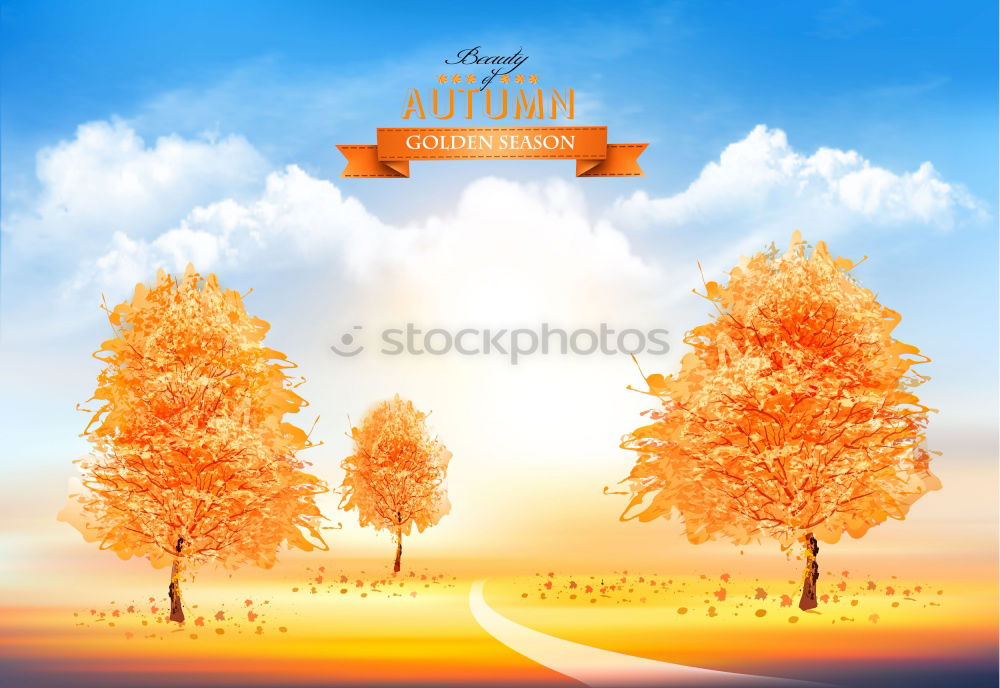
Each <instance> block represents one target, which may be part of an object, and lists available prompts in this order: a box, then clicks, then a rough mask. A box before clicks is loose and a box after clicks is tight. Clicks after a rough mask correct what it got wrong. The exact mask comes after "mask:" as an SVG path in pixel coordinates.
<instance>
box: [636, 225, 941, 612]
mask: <svg viewBox="0 0 1000 688" xmlns="http://www.w3.org/2000/svg"><path fill="white" fill-rule="evenodd" d="M853 267H854V263H852V262H851V261H849V260H846V259H844V258H837V259H833V258H832V257H831V256H830V254H829V253H828V252H827V248H826V245H825V244H823V243H822V242H820V243H819V244H817V245H816V247H815V249H814V250H813V251H812V252H811V255H808V256H807V251H806V248H805V245H804V244H803V242H802V240H801V237H800V236H799V234H798V232H796V233H795V235H793V237H792V243H791V247H790V248H789V250H788V252H787V253H785V254H784V255H780V256H779V255H778V254H777V251H774V250H772V251H771V252H768V253H759V254H757V255H755V256H753V257H751V258H749V259H744V260H743V261H742V262H741V263H740V265H739V266H738V267H736V268H735V269H733V270H732V272H731V273H730V277H729V282H728V284H726V285H725V286H722V285H719V284H716V283H714V282H709V283H707V284H706V285H705V286H706V297H707V298H708V299H709V300H710V301H711V302H713V303H714V304H715V307H716V311H717V313H716V315H715V317H714V319H713V320H712V321H711V322H709V323H707V324H705V325H701V326H699V327H696V328H695V329H693V330H692V331H691V332H690V333H688V335H687V337H686V338H685V343H687V344H688V345H690V347H691V350H690V352H689V353H687V354H686V355H685V356H684V357H683V359H682V361H681V367H680V370H679V371H678V372H677V373H676V374H674V375H669V376H666V377H664V376H660V375H651V376H650V377H649V378H647V384H648V385H649V393H650V394H652V395H654V396H656V397H658V399H659V401H660V407H659V408H657V409H655V410H652V411H649V412H647V413H648V414H649V417H650V420H651V423H650V424H648V425H645V426H644V427H641V428H639V429H637V430H635V431H633V432H631V433H630V434H628V435H626V436H625V437H624V439H623V443H622V446H623V447H624V448H626V449H631V450H634V451H635V452H636V454H637V458H636V462H635V465H634V467H633V468H632V471H631V474H630V475H629V477H628V478H627V479H626V482H627V483H628V484H629V486H630V494H631V497H632V498H631V500H630V502H629V504H628V506H627V507H626V510H625V512H624V513H623V514H622V518H623V519H629V518H638V519H639V520H641V521H649V520H652V519H654V518H657V517H669V516H670V515H671V513H672V512H673V511H674V510H676V511H677V512H679V513H680V514H681V515H682V516H683V519H684V526H685V530H686V534H687V537H688V540H689V541H690V542H692V543H695V544H698V543H702V542H705V541H707V540H711V539H719V538H724V539H728V540H730V541H732V542H733V543H736V544H742V543H747V542H751V541H758V540H760V539H761V538H772V539H774V540H776V541H777V542H778V543H780V545H781V546H782V548H783V549H787V548H788V547H791V546H792V545H794V544H796V543H798V545H799V546H800V547H802V551H803V554H804V555H805V559H806V568H805V573H804V582H803V587H802V598H801V601H800V603H799V606H800V607H801V608H802V609H811V608H813V607H815V606H816V604H817V603H816V582H817V579H818V577H819V566H818V563H817V561H816V556H817V554H818V552H819V545H818V542H817V540H822V541H824V542H828V543H834V542H836V541H837V540H838V539H839V538H840V536H841V534H842V533H844V532H845V531H846V532H847V533H848V534H850V535H851V536H852V537H861V536H862V535H864V534H865V533H866V532H867V531H868V529H869V528H871V527H872V526H874V525H877V524H879V523H882V522H883V521H885V520H886V519H887V518H895V519H900V520H901V519H903V518H904V517H905V516H906V513H907V511H908V510H909V508H910V506H911V505H912V504H913V502H914V501H916V500H917V499H918V498H920V497H921V496H922V495H924V494H925V493H926V492H928V491H929V490H934V489H938V488H939V487H940V483H939V482H938V480H937V478H936V477H935V476H934V475H933V474H931V472H930V470H929V463H930V456H929V453H928V452H927V451H926V450H925V449H924V447H923V445H924V432H925V427H926V424H927V415H928V412H929V411H931V409H928V408H927V407H926V406H924V405H922V404H921V403H920V401H919V400H918V398H917V397H916V396H915V395H914V393H913V392H912V391H911V390H912V388H913V387H915V386H917V385H919V384H921V383H922V382H923V381H924V380H926V378H925V377H923V376H921V375H919V374H918V373H916V372H915V371H914V370H913V366H914V365H916V364H919V363H925V362H926V361H927V360H928V359H927V358H926V357H923V356H921V355H920V353H919V351H918V350H917V348H916V347H914V346H911V345H908V344H903V343H902V342H899V341H897V340H896V339H894V338H893V336H892V332H893V329H894V328H895V327H896V325H897V324H898V323H899V321H900V316H899V314H897V313H895V312H893V311H891V310H889V309H888V308H885V307H883V306H882V305H880V304H879V303H878V301H877V300H876V298H875V295H874V294H872V292H870V291H869V290H867V289H865V288H863V287H861V286H860V285H859V284H858V283H857V282H856V281H855V280H854V279H853V278H852V277H851V276H850V275H849V271H850V270H851V269H853Z"/></svg>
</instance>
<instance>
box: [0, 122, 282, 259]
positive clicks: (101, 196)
mask: <svg viewBox="0 0 1000 688" xmlns="http://www.w3.org/2000/svg"><path fill="white" fill-rule="evenodd" d="M267 167H268V166H267V163H266V161H265V160H264V158H263V156H261V155H260V153H258V152H257V150H256V149H255V148H254V147H253V146H252V145H250V143H248V142H247V141H246V139H244V138H242V137H239V136H229V137H226V138H222V139H214V138H211V137H206V138H203V139H198V140H192V139H184V138H181V137H178V136H163V137H160V138H158V139H157V140H156V141H155V142H154V143H153V144H152V145H150V146H147V145H146V143H145V142H144V141H143V139H142V138H141V137H139V136H138V134H136V132H135V131H134V130H133V129H131V128H130V127H129V126H128V125H127V124H125V123H124V122H122V121H120V120H114V121H111V122H91V123H88V124H83V125H81V126H80V127H78V128H77V131H76V136H75V138H73V139H72V140H70V141H63V142H60V143H59V144H57V145H55V146H52V147H49V148H43V149H42V150H40V151H39V153H38V156H37V163H36V173H37V176H38V180H39V182H40V184H41V191H40V194H39V195H38V197H37V199H35V201H34V203H33V204H32V206H31V207H30V208H27V209H23V210H21V211H20V212H16V211H15V212H13V213H12V214H11V215H9V216H8V217H6V218H5V221H4V232H5V233H6V234H8V235H10V236H11V237H12V238H13V239H14V240H15V241H17V243H18V245H19V246H22V247H26V248H28V249H30V248H43V249H44V250H46V251H51V250H52V249H53V248H56V247H58V246H73V247H79V246H80V245H88V244H90V243H91V242H90V239H91V238H92V239H93V240H94V241H96V242H100V243H104V242H107V241H108V239H109V237H111V236H112V235H114V233H118V232H120V233H124V234H127V235H128V236H129V237H145V236H150V235H155V234H156V233H159V232H161V231H163V228H164V227H165V226H169V224H170V223H173V222H176V221H177V220H178V219H180V218H181V217H184V215H186V214H187V213H188V212H189V211H190V210H191V208H192V207H194V206H196V205H199V204H203V203H208V202H211V201H215V200H217V199H219V198H220V197H227V196H242V195H245V194H248V193H252V192H254V191H256V190H257V189H259V186H260V183H261V179H262V178H263V176H264V174H265V172H266V170H267ZM115 241H116V242H118V243H120V240H119V239H116V240H115ZM116 248H120V246H119V247H116Z"/></svg>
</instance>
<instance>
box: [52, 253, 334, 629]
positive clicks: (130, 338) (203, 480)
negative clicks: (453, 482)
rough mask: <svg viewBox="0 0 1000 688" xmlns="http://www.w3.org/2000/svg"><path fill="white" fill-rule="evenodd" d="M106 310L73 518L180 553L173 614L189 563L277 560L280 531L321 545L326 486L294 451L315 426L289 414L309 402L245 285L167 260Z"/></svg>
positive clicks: (137, 547)
mask: <svg viewBox="0 0 1000 688" xmlns="http://www.w3.org/2000/svg"><path fill="white" fill-rule="evenodd" d="M108 319H109V320H110V323H111V328H112V330H113V332H114V337H113V338H112V339H110V340H108V341H106V342H104V344H103V345H102V346H101V349H100V351H98V352H97V353H96V354H95V357H96V358H98V359H99V360H101V361H102V362H104V363H105V365H106V367H105V368H104V370H103V371H102V372H101V373H100V375H99V377H98V385H97V390H96V392H95V393H94V396H93V399H92V401H95V402H97V403H98V404H99V405H100V406H99V408H97V409H96V411H94V412H93V417H92V420H91V422H90V424H89V425H88V426H87V428H86V430H85V432H84V436H85V437H86V438H87V439H88V440H89V441H90V443H91V444H92V446H93V452H92V454H91V456H90V457H88V458H86V459H83V460H81V461H79V462H78V463H79V464H80V466H81V469H82V471H83V485H84V487H85V489H84V490H83V491H82V492H81V493H79V494H76V495H73V496H72V501H73V502H75V506H76V516H75V517H72V518H69V519H68V520H70V522H71V523H73V525H75V526H76V527H77V528H78V529H80V530H81V531H82V532H83V534H84V536H85V538H87V539H88V540H91V541H94V540H96V541H99V542H100V544H101V547H102V548H103V549H110V550H112V551H114V552H115V553H117V554H118V556H119V557H121V558H123V559H127V558H129V557H133V556H138V557H147V558H148V559H149V560H150V562H152V564H153V565H154V566H157V567H159V566H165V565H167V564H170V565H171V574H170V585H169V588H168V592H169V596H170V602H171V612H170V619H171V620H173V621H183V620H184V611H183V607H182V604H181V579H182V576H184V575H186V574H185V571H186V570H190V567H193V566H196V565H199V564H204V563H206V562H218V563H220V564H222V565H223V566H225V567H229V568H235V567H237V566H240V565H242V564H256V565H258V566H262V567H270V566H272V565H273V564H274V562H275V556H276V553H277V550H278V548H279V546H280V545H281V544H282V543H288V544H289V545H292V546H295V547H298V548H301V549H305V550H310V549H313V548H316V547H320V548H325V547H326V545H325V543H324V542H323V538H322V536H321V534H320V532H319V528H320V525H319V524H320V521H321V519H322V515H321V514H320V511H319V509H318V508H317V506H316V503H315V497H316V495H317V494H319V493H322V492H325V491H326V485H325V484H324V483H323V481H321V480H319V479H318V478H316V477H315V476H313V475H310V474H309V473H306V472H304V470H303V469H304V468H305V467H306V466H307V464H306V463H305V462H303V461H302V460H300V459H299V458H298V456H297V452H298V451H299V450H301V449H305V448H307V447H309V446H312V445H311V443H310V441H309V438H308V436H307V434H306V433H305V432H303V431H302V430H301V429H300V428H298V427H296V426H294V425H292V424H291V423H288V422H285V421H284V420H283V417H284V415H285V414H286V413H295V412H296V411H298V410H299V409H300V408H301V407H302V406H304V405H305V401H304V400H303V399H302V398H301V397H299V396H298V395H297V394H296V393H295V392H294V391H292V386H293V380H292V379H291V378H289V377H288V376H287V375H286V372H285V371H286V369H288V368H290V367H293V365H292V364H290V363H288V362H287V361H286V359H285V356H284V355H283V354H281V353H279V352H277V351H273V350H271V349H268V348H266V347H264V346H263V344H262V340H263V339H264V335H265V333H266V332H267V330H268V325H267V323H265V322H264V321H263V320H260V319H258V318H253V317H250V316H249V315H247V313H246V311H245V310H244V306H243V300H242V298H241V297H240V294H238V293H237V292H235V291H232V290H224V289H222V288H221V287H220V286H219V284H218V282H217V280H216V278H215V276H214V275H209V276H208V277H205V278H202V277H201V276H200V275H198V274H197V273H195V272H194V270H193V268H191V267H190V266H189V267H188V269H187V271H186V272H185V273H184V275H183V276H182V277H180V278H177V279H175V278H174V277H172V276H170V275H167V274H165V273H164V272H163V271H160V272H159V274H158V275H157V279H156V284H155V285H154V286H153V287H151V288H149V287H146V286H145V285H142V284H139V285H137V286H136V288H135V293H134V296H133V297H132V299H131V300H129V301H125V302H124V303H121V304H119V305H118V306H116V307H115V308H114V309H113V310H109V313H108ZM307 535H308V536H309V537H307ZM310 538H311V539H310Z"/></svg>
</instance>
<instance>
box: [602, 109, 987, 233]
mask: <svg viewBox="0 0 1000 688" xmlns="http://www.w3.org/2000/svg"><path fill="white" fill-rule="evenodd" d="M982 212H983V211H982V209H981V208H980V206H979V204H978V203H977V202H976V201H975V199H973V198H972V197H971V196H970V195H969V194H968V193H967V192H966V191H965V190H964V189H962V188H961V187H960V186H957V185H954V184H950V183H948V182H945V181H943V180H941V178H940V177H939V176H938V174H937V172H936V171H935V169H934V166H933V165H931V163H929V162H925V163H923V164H922V165H920V167H918V168H917V169H916V170H915V171H913V172H904V173H902V174H897V173H894V172H891V171H889V170H887V169H884V168H881V167H876V166H874V165H872V164H871V162H869V161H868V160H866V159H865V158H864V157H862V156H861V155H860V154H858V153H857V152H856V151H843V150H838V149H834V148H820V149H819V150H817V151H816V152H815V153H813V154H812V155H808V156H807V155H803V154H802V153H799V152H797V151H795V150H794V149H793V148H792V147H791V146H790V145H789V143H788V137H787V136H786V135H785V132H783V131H782V130H780V129H768V128H767V127H765V126H763V125H758V126H757V127H755V128H754V129H753V131H751V132H750V133H749V134H748V135H747V137H746V138H744V139H743V140H741V141H737V142H735V143H732V144H730V145H729V146H727V147H726V149H725V150H724V151H723V152H722V155H721V156H720V157H719V160H718V161H717V162H711V163H709V164H708V165H706V166H705V168H704V169H703V170H702V171H701V174H700V175H699V176H698V178H697V179H695V180H694V181H693V182H692V183H691V185H690V186H688V188H687V189H685V190H684V191H682V192H681V193H679V194H676V195H674V196H668V197H664V198H650V197H649V195H648V194H646V193H645V192H643V191H639V192H636V193H634V194H633V195H632V196H631V197H629V198H627V199H622V200H619V201H618V202H616V203H615V207H614V210H613V213H612V216H613V217H614V218H615V219H617V220H618V221H619V222H621V223H623V224H626V225H630V226H653V227H670V228H674V227H678V228H680V227H707V228H712V229H719V230H722V231H728V230H729V228H730V227H732V226H735V227H737V228H738V230H739V231H743V230H746V229H750V230H753V229H758V228H767V226H769V225H770V224H771V223H772V222H773V221H775V220H777V221H779V222H781V223H783V224H784V225H785V226H788V225H789V223H795V222H808V223H809V224H811V225H816V224H822V225H824V227H823V228H824V229H828V228H836V227H837V226H850V224H851V223H854V224H862V223H863V224H871V225H914V224H918V225H926V226H932V227H936V228H940V229H950V228H952V227H953V226H954V225H955V224H956V222H958V221H959V220H960V219H962V218H963V217H966V216H968V215H969V214H979V213H982Z"/></svg>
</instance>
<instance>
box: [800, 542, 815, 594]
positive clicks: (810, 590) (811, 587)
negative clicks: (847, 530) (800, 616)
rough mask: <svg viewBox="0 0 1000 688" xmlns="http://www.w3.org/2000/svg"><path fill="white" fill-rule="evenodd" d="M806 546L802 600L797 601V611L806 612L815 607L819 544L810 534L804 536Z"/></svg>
mask: <svg viewBox="0 0 1000 688" xmlns="http://www.w3.org/2000/svg"><path fill="white" fill-rule="evenodd" d="M804 544H805V546H806V570H805V572H804V579H803V581H802V599H800V600H799V609H801V610H802V611H807V610H809V609H815V608H816V605H817V604H818V603H817V602H816V582H817V581H818V580H819V563H818V562H817V561H816V556H817V555H818V554H819V543H818V542H816V538H815V537H813V534H812V533H809V534H808V535H806V537H805V539H804Z"/></svg>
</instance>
